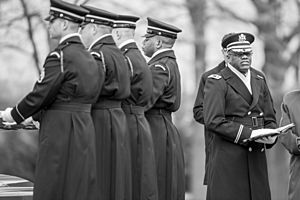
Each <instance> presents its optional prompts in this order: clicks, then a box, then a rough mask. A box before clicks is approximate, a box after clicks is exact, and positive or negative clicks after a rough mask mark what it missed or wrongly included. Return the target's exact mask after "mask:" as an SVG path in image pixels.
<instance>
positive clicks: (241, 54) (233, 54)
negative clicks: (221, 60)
mask: <svg viewBox="0 0 300 200" xmlns="http://www.w3.org/2000/svg"><path fill="white" fill-rule="evenodd" d="M252 54H253V52H231V53H229V54H228V55H232V56H236V57H243V56H244V55H245V56H247V57H249V56H251V55H252Z"/></svg>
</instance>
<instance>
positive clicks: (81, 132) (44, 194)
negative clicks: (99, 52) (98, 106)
mask: <svg viewBox="0 0 300 200" xmlns="http://www.w3.org/2000/svg"><path fill="white" fill-rule="evenodd" d="M43 70H44V73H42V74H41V77H40V79H39V80H38V81H37V82H36V83H35V86H34V88H33V91H32V92H30V93H29V94H28V95H27V96H26V97H25V98H24V99H23V100H22V101H21V102H20V103H19V104H18V105H17V106H16V107H14V108H13V110H12V116H13V118H14V119H15V121H16V122H17V123H20V122H22V121H23V120H24V119H26V118H28V117H29V116H32V115H34V114H36V113H38V112H40V111H42V110H43V112H42V113H43V114H41V115H40V116H41V118H40V135H39V155H38V159H37V164H36V173H35V180H34V195H33V199H35V200H41V199H43V200H53V199H55V200H76V199H77V200H82V199H90V200H94V199H95V198H96V168H95V162H96V160H95V145H94V137H95V130H94V126H93V121H92V118H91V113H90V110H91V104H92V103H94V102H96V100H97V93H98V91H99V90H100V88H101V87H102V84H101V80H100V79H99V76H95V74H99V75H100V74H101V71H100V70H99V67H98V66H97V64H96V62H95V60H94V59H93V57H92V56H91V55H90V53H89V52H88V51H86V50H85V47H84V46H83V44H82V42H81V39H80V37H79V36H78V35H76V34H74V36H71V37H69V38H67V39H65V40H64V41H62V42H61V43H60V44H59V45H58V47H57V48H56V49H55V50H54V51H53V52H51V53H50V54H49V55H48V56H47V58H46V61H45V63H44V66H43ZM86 80H89V81H86Z"/></svg>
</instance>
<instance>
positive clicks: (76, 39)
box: [56, 35, 83, 50]
mask: <svg viewBox="0 0 300 200" xmlns="http://www.w3.org/2000/svg"><path fill="white" fill-rule="evenodd" d="M75 43H77V44H82V40H81V38H80V36H79V35H74V36H72V37H68V38H66V39H65V40H63V41H62V42H61V43H59V44H58V46H57V48H56V49H60V50H62V49H63V48H65V47H66V46H68V45H69V44H75ZM82 45H83V44H82Z"/></svg>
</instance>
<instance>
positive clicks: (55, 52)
mask: <svg viewBox="0 0 300 200" xmlns="http://www.w3.org/2000/svg"><path fill="white" fill-rule="evenodd" d="M49 56H55V57H57V58H60V54H59V53H58V52H57V51H53V52H51V53H50V55H49Z"/></svg>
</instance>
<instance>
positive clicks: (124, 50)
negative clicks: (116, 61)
mask: <svg viewBox="0 0 300 200" xmlns="http://www.w3.org/2000/svg"><path fill="white" fill-rule="evenodd" d="M129 49H138V47H137V45H136V43H135V42H130V43H128V44H126V45H124V46H122V47H121V51H122V52H127V51H128V50H129Z"/></svg>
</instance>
